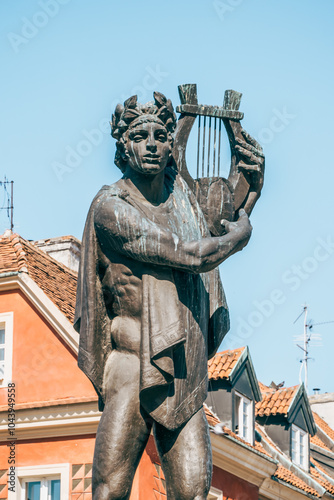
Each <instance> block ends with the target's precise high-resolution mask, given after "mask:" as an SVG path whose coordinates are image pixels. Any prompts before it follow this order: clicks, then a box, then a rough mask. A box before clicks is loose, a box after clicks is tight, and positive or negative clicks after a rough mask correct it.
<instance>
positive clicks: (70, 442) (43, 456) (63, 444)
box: [0, 435, 95, 469]
mask: <svg viewBox="0 0 334 500" xmlns="http://www.w3.org/2000/svg"><path fill="white" fill-rule="evenodd" d="M94 445H95V435H90V436H74V437H68V438H67V437H62V438H47V439H34V440H32V441H17V442H16V446H15V448H16V450H15V451H16V464H15V465H16V467H23V466H29V465H39V464H41V465H43V464H61V463H65V464H68V463H69V464H78V463H79V464H80V463H92V461H93V454H94ZM2 450H4V448H2ZM6 455H7V454H6V453H1V457H0V460H1V461H0V469H1V468H3V469H4V468H6V467H8V464H7V456H6Z"/></svg>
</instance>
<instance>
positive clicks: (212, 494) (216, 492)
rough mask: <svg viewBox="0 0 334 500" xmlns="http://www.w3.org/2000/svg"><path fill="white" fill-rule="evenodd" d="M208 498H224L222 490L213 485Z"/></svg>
mask: <svg viewBox="0 0 334 500" xmlns="http://www.w3.org/2000/svg"><path fill="white" fill-rule="evenodd" d="M208 500H223V492H222V490H218V489H217V488H214V487H213V486H212V487H211V488H210V491H209V495H208Z"/></svg>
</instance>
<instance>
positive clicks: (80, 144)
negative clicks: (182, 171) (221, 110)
mask: <svg viewBox="0 0 334 500" xmlns="http://www.w3.org/2000/svg"><path fill="white" fill-rule="evenodd" d="M333 15H334V3H333V2H332V1H331V0H322V1H321V2H314V1H312V2H311V1H309V0H305V1H303V2H302V1H296V2H291V1H288V0H282V1H280V2H268V0H221V1H217V0H216V1H213V0H209V1H206V0H202V1H199V0H184V1H182V2H180V1H178V2H177V1H176V0H170V1H169V2H162V1H159V0H158V1H157V0H155V1H151V0H143V1H142V2H137V1H135V0H133V1H130V0H123V1H122V2H116V1H107V0H96V1H94V2H92V1H91V2H89V1H87V0H81V1H80V0H37V1H35V0H16V1H15V2H14V1H9V0H3V1H2V2H1V5H0V33H1V38H0V57H1V62H2V78H1V82H0V88H1V101H0V102H1V104H0V106H1V109H0V112H1V118H2V119H1V123H0V127H1V131H0V132H1V133H0V140H1V148H0V158H1V170H0V180H3V177H4V175H6V176H7V178H8V179H9V180H14V182H15V184H14V186H15V188H14V196H15V199H14V205H15V209H14V223H15V228H14V229H15V231H17V232H18V233H20V234H21V235H22V236H23V237H25V238H27V239H41V238H48V237H52V236H60V235H65V234H72V235H74V236H76V237H78V238H81V235H82V230H83V225H84V221H85V217H86V214H87V210H88V207H89V204H90V202H91V200H92V198H93V196H94V194H95V193H96V192H97V191H98V189H99V188H100V187H101V185H103V184H110V183H112V182H114V181H116V180H117V179H118V178H119V176H120V174H119V171H118V169H117V168H116V167H115V166H114V164H113V157H114V152H115V145H114V140H113V139H112V138H111V137H110V135H109V132H108V131H107V125H106V123H107V121H108V120H109V119H110V115H111V112H112V111H113V109H114V107H115V104H116V103H117V102H118V101H123V100H124V99H126V98H127V97H129V96H130V95H132V94H134V93H138V96H139V99H140V100H141V101H145V102H146V101H148V100H150V99H151V98H152V90H159V91H160V92H163V93H164V94H166V95H167V96H168V97H169V98H171V99H172V102H173V103H174V106H176V105H177V104H178V93H177V86H178V85H179V84H181V83H197V85H198V94H199V100H200V102H202V103H204V104H222V100H223V96H224V91H225V90H226V89H229V88H232V89H235V90H238V91H240V92H242V93H243V98H242V102H241V107H240V109H241V111H243V112H244V113H245V118H244V120H243V126H244V128H245V129H246V130H247V131H248V132H249V133H251V134H252V135H253V136H255V137H257V138H258V140H259V141H260V142H261V143H262V145H263V146H264V150H265V154H266V178H265V186H264V189H263V194H262V197H261V198H260V200H259V202H258V204H257V206H256V208H255V209H254V212H253V214H252V217H251V221H252V225H253V227H254V230H253V235H252V239H251V241H250V243H249V245H248V246H247V247H246V248H245V249H244V251H242V252H241V253H240V254H237V255H235V256H233V257H232V258H231V259H229V260H228V261H226V262H225V263H224V264H223V265H222V266H221V274H222V278H223V283H224V287H225V291H226V295H227V299H228V303H229V307H230V313H231V332H230V334H229V335H228V336H227V337H226V340H225V341H224V343H223V345H222V348H233V347H239V346H240V345H245V344H248V345H249V347H250V351H251V355H252V358H253V362H254V365H255V370H256V373H257V375H258V378H259V379H260V380H261V381H262V382H264V383H270V382H271V380H274V381H275V382H276V383H278V382H281V381H283V380H285V382H286V385H294V384H297V383H298V376H299V369H300V363H299V361H298V360H299V358H300V354H301V352H300V351H299V349H298V348H297V347H296V345H295V344H294V336H295V335H299V334H302V331H303V324H302V320H299V322H297V323H296V324H295V325H293V321H294V320H295V319H296V317H297V316H298V314H299V313H300V312H301V311H302V308H303V306H304V304H305V303H306V304H308V306H309V308H310V309H309V314H310V316H309V317H311V318H312V319H313V320H314V322H315V323H318V322H325V321H330V320H334V308H333V283H334V244H333V242H334V228H333V220H332V219H333V213H334V211H333V205H334V201H333V200H334V197H333V185H334V169H333V160H332V156H331V154H329V152H330V147H331V146H330V145H331V143H332V113H333V93H332V86H333V85H332V82H333V79H334V75H333V67H334V65H333V48H334V47H333V39H334V37H333V28H332V19H333ZM226 151H227V150H226ZM193 158H194V155H193V154H192V152H191V151H189V153H188V160H189V164H191V163H193ZM227 160H228V158H226V162H227ZM2 198H3V192H2V191H1V192H0V202H1V203H2ZM0 226H1V227H0V230H1V232H3V230H4V229H5V228H6V227H8V220H7V219H6V213H5V211H1V213H0ZM314 332H315V333H319V334H321V336H322V342H321V344H322V345H321V346H318V347H316V346H314V347H311V354H310V355H311V357H313V358H314V360H311V361H310V363H309V392H312V388H313V387H320V388H321V391H322V392H334V387H333V379H334V377H333V362H332V353H333V352H334V335H333V334H334V324H326V325H322V326H319V327H314Z"/></svg>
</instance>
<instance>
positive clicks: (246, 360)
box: [208, 346, 261, 401]
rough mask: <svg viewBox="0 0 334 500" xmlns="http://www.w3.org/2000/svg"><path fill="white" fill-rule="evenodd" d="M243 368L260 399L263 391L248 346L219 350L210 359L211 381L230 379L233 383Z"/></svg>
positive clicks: (257, 397)
mask: <svg viewBox="0 0 334 500" xmlns="http://www.w3.org/2000/svg"><path fill="white" fill-rule="evenodd" d="M243 369H245V370H247V373H248V376H249V380H250V383H251V386H252V390H253V393H254V396H255V399H256V401H259V400H260V399H261V392H260V388H259V385H258V381H257V378H256V375H255V370H254V365H253V362H252V359H251V356H250V353H249V349H248V347H247V346H246V347H240V348H238V349H233V350H227V351H222V352H219V353H217V354H216V355H215V356H213V358H211V359H210V360H209V361H208V372H209V380H210V381H213V380H228V381H229V382H230V383H231V384H233V383H234V381H235V380H236V379H237V378H238V376H239V374H240V372H241V371H242V370H243Z"/></svg>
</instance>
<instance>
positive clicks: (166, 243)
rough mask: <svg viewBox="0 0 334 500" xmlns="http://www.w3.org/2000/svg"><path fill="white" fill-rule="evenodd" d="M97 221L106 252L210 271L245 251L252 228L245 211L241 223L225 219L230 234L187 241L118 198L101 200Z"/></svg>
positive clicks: (103, 248)
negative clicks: (235, 254) (231, 256)
mask: <svg viewBox="0 0 334 500" xmlns="http://www.w3.org/2000/svg"><path fill="white" fill-rule="evenodd" d="M94 224H95V228H96V232H97V237H98V240H99V242H100V245H101V248H102V250H103V251H104V253H105V254H106V255H108V253H109V252H110V254H111V255H112V253H113V252H115V251H116V252H117V253H119V254H124V255H126V256H127V257H130V258H132V259H135V260H139V261H142V262H148V263H152V264H156V265H163V266H169V267H174V268H176V269H182V270H185V271H188V272H190V273H202V272H207V271H210V270H212V269H214V268H215V267H217V266H218V265H219V264H220V263H221V262H223V261H224V260H225V259H227V258H228V257H229V256H230V255H232V254H234V253H236V252H238V251H239V250H242V248H243V247H244V246H245V245H246V244H247V242H248V240H249V238H250V235H251V229H252V228H251V225H250V222H249V219H248V216H247V215H246V213H244V212H243V213H242V214H241V215H240V218H239V220H238V221H237V222H234V223H228V222H227V221H225V228H226V231H227V234H225V235H223V236H220V237H212V238H203V239H201V240H196V241H191V242H184V241H181V240H180V239H179V238H178V237H177V235H176V234H174V233H172V232H171V231H168V230H166V229H165V228H164V227H162V226H159V225H158V224H156V223H154V222H152V221H150V220H149V219H147V218H145V217H143V215H142V214H141V213H140V212H139V211H138V210H137V209H136V208H134V207H133V206H131V205H129V204H128V203H126V202H125V201H123V200H120V199H119V198H117V197H112V198H109V199H107V200H105V201H103V199H102V200H101V202H100V203H99V204H98V205H97V206H96V208H95V214H94Z"/></svg>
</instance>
